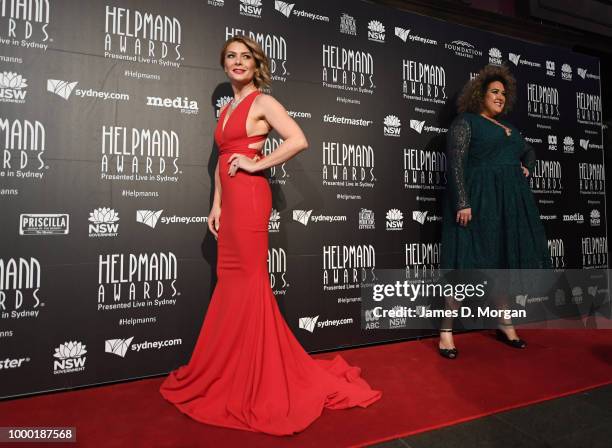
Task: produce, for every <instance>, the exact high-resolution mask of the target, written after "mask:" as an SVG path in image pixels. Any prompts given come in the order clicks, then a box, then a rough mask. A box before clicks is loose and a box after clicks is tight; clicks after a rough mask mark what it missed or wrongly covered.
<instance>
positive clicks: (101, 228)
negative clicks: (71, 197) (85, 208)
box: [89, 207, 119, 237]
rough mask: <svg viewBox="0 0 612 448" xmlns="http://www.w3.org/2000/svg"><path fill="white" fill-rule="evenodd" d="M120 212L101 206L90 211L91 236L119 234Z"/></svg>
mask: <svg viewBox="0 0 612 448" xmlns="http://www.w3.org/2000/svg"><path fill="white" fill-rule="evenodd" d="M117 221H119V214H118V213H117V212H116V211H115V210H113V209H112V208H108V207H100V208H97V209H95V210H94V211H93V212H91V213H89V222H90V223H91V224H89V236H90V237H104V236H117V232H118V230H119V224H117Z"/></svg>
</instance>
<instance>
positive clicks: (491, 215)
mask: <svg viewBox="0 0 612 448" xmlns="http://www.w3.org/2000/svg"><path fill="white" fill-rule="evenodd" d="M515 96H516V81H515V79H514V77H513V76H512V74H511V73H510V71H509V70H508V69H507V68H506V67H498V66H493V65H488V66H486V67H485V68H484V69H483V70H481V71H480V73H479V75H478V76H477V77H476V78H474V79H473V80H471V81H470V82H468V83H467V84H466V86H465V87H464V89H463V91H462V93H461V95H460V97H459V100H458V111H459V116H458V117H457V118H456V119H455V120H454V121H453V123H452V124H451V126H450V128H449V131H448V135H447V160H448V166H447V171H448V185H447V197H446V198H445V204H444V219H443V224H442V253H441V268H442V269H458V270H464V269H465V270H469V269H538V268H548V267H550V255H549V253H548V247H547V240H546V235H545V233H544V227H543V226H542V223H541V222H540V213H539V211H538V208H537V206H536V203H535V200H534V197H533V193H532V192H531V189H530V187H529V182H528V180H527V178H528V176H529V174H530V173H531V171H532V170H533V168H534V165H535V161H536V160H535V152H534V150H533V148H532V147H531V146H529V145H528V144H527V143H526V142H525V140H524V139H523V137H522V136H521V134H520V133H519V131H518V130H517V129H516V128H515V127H514V126H512V125H511V124H510V123H508V122H507V121H504V120H502V119H501V118H500V116H502V115H503V114H504V113H505V112H507V111H508V110H509V109H510V108H511V107H512V105H513V103H514V100H515ZM453 302H454V300H453ZM447 306H448V305H447ZM451 306H454V307H455V308H456V306H457V305H456V304H454V305H451ZM497 335H498V338H499V339H500V340H502V341H503V342H505V343H507V344H508V345H510V346H512V347H515V348H525V346H526V344H525V342H524V341H523V340H521V339H519V337H518V335H517V334H516V331H515V329H514V327H513V326H512V324H511V323H507V322H506V323H503V322H502V323H501V325H500V328H499V329H498V330H497ZM439 349H440V354H441V355H442V356H444V357H446V358H450V359H453V358H456V357H457V354H458V352H457V349H456V348H455V345H454V342H453V336H452V321H449V320H446V322H443V325H442V327H441V330H440V344H439Z"/></svg>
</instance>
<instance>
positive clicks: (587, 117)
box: [576, 92, 601, 126]
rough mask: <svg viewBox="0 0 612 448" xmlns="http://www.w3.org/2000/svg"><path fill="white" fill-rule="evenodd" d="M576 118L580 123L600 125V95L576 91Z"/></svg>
mask: <svg viewBox="0 0 612 448" xmlns="http://www.w3.org/2000/svg"><path fill="white" fill-rule="evenodd" d="M576 118H577V120H578V123H580V124H590V125H597V126H600V125H601V97H600V96H599V95H593V94H590V93H584V92H576Z"/></svg>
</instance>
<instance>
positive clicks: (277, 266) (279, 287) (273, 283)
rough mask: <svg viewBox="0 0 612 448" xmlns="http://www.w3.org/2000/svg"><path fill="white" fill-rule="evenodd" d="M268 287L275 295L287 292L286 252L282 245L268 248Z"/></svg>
mask: <svg viewBox="0 0 612 448" xmlns="http://www.w3.org/2000/svg"><path fill="white" fill-rule="evenodd" d="M268 274H269V275H270V287H271V288H272V292H274V295H276V296H279V295H281V296H284V295H286V294H287V288H288V287H289V282H288V281H287V252H285V249H283V248H282V247H278V248H270V249H268Z"/></svg>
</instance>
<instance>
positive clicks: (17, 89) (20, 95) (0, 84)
mask: <svg viewBox="0 0 612 448" xmlns="http://www.w3.org/2000/svg"><path fill="white" fill-rule="evenodd" d="M27 86H28V84H27V79H25V78H24V77H23V76H21V75H19V74H17V73H13V72H2V73H0V103H16V104H23V103H25V99H26V95H27V94H28V92H27V90H26V87H27Z"/></svg>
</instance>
